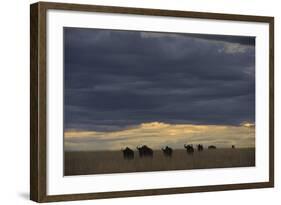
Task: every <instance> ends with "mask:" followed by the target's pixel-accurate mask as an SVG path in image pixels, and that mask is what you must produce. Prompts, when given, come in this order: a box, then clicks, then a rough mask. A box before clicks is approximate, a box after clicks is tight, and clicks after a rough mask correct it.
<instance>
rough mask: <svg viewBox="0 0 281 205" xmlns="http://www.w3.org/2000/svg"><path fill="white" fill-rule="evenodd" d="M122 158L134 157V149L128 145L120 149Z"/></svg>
mask: <svg viewBox="0 0 281 205" xmlns="http://www.w3.org/2000/svg"><path fill="white" fill-rule="evenodd" d="M122 152H123V158H124V159H134V151H133V150H132V149H130V148H129V147H126V148H125V149H122Z"/></svg>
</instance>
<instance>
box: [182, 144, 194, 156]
mask: <svg viewBox="0 0 281 205" xmlns="http://www.w3.org/2000/svg"><path fill="white" fill-rule="evenodd" d="M184 148H185V149H186V152H187V153H188V154H193V153H194V148H193V145H192V144H189V145H186V144H184Z"/></svg>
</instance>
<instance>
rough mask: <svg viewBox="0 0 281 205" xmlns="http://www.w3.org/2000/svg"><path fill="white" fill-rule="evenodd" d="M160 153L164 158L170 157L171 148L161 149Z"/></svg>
mask: <svg viewBox="0 0 281 205" xmlns="http://www.w3.org/2000/svg"><path fill="white" fill-rule="evenodd" d="M162 151H163V153H164V155H165V156H166V157H172V154H173V149H172V148H171V147H168V146H166V147H165V149H164V148H162Z"/></svg>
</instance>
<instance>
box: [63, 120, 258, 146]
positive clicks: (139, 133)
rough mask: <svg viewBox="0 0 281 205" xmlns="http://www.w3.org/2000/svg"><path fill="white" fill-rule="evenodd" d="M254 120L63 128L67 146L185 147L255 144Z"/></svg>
mask: <svg viewBox="0 0 281 205" xmlns="http://www.w3.org/2000/svg"><path fill="white" fill-rule="evenodd" d="M253 127H254V124H253V123H241V125H240V126H231V125H194V124H169V123H163V122H149V123H142V124H140V125H138V126H132V127H128V128H125V129H123V130H117V131H107V132H98V131H75V130H69V131H65V132H64V137H65V138H64V139H65V149H66V150H116V149H118V150H119V149H120V148H122V147H126V146H129V147H133V148H135V147H136V146H138V145H141V144H147V145H149V146H151V147H152V148H154V149H160V148H161V147H163V146H164V145H169V146H172V147H174V148H182V146H183V144H185V143H190V144H205V145H211V144H214V145H216V146H218V147H230V146H231V145H235V146H236V147H255V130H254V129H249V128H253Z"/></svg>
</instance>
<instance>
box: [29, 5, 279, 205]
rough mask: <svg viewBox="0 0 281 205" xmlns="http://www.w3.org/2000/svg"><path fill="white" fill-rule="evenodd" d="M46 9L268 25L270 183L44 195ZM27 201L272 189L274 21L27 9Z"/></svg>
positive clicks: (80, 8)
mask: <svg viewBox="0 0 281 205" xmlns="http://www.w3.org/2000/svg"><path fill="white" fill-rule="evenodd" d="M48 9H58V10H69V11H71V10H72V11H85V12H105V13H120V14H138V15H153V16H171V17H187V18H200V19H218V20H232V21H233V20H234V21H250V22H264V23H268V24H269V34H270V42H269V46H270V48H269V51H270V56H269V57H270V60H269V69H270V70H269V73H270V91H269V92H270V96H269V98H270V105H269V109H270V116H269V119H270V121H269V127H270V131H269V138H270V139H269V146H270V147H269V150H270V155H269V163H270V164H269V181H268V182H258V183H243V184H227V185H212V186H198V187H183V188H164V189H149V190H132V191H114V192H102V193H86V194H80V193H77V194H68V195H47V192H46V188H47V181H46V176H47V172H46V169H47V167H46V156H47V153H46V146H47V144H46V132H47V130H46V97H47V96H46V86H47V85H46V72H47V70H46V11H47V10H48ZM30 79H31V83H30V199H31V200H33V201H36V202H52V201H67V200H85V199H100V198H113V197H131V196H146V195H159V194H177V193H191V192H208V191H223V190H235V189H251V188H265V187H273V186H274V18H273V17H264V16H248V15H233V14H218V13H202V12H187V11H173V10H156V9H141V8H125V7H108V6H94V5H82V4H64V3H49V2H39V3H35V4H32V5H31V6H30Z"/></svg>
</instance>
